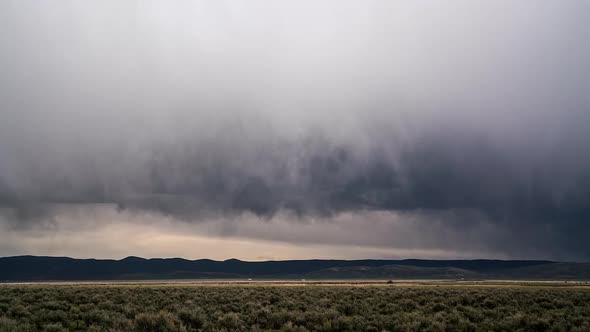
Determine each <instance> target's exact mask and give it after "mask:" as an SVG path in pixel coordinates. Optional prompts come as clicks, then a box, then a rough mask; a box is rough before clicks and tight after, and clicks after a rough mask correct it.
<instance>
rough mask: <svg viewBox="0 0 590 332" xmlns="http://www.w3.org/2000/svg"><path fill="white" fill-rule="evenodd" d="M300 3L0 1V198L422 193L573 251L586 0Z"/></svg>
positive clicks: (279, 208) (370, 199)
mask: <svg viewBox="0 0 590 332" xmlns="http://www.w3.org/2000/svg"><path fill="white" fill-rule="evenodd" d="M318 6H320V7H316V6H311V5H310V4H305V3H304V4H300V5H298V4H294V3H290V4H289V3H282V4H268V3H267V4H265V6H261V4H260V3H253V4H252V5H248V6H245V5H243V4H239V3H235V2H227V3H226V2H205V1H203V2H201V1H199V2H190V3H189V2H172V3H170V4H157V3H152V2H119V1H105V2H90V3H78V2H75V1H66V2H63V3H62V4H60V5H54V4H50V3H48V2H47V3H46V2H27V1H22V2H21V1H19V2H16V1H6V2H3V3H2V4H0V47H1V48H0V51H1V53H0V69H1V70H2V73H3V75H2V76H1V77H0V98H1V105H0V107H1V109H0V213H1V214H2V216H4V219H6V220H8V222H10V223H12V224H13V225H16V226H18V227H22V228H26V227H34V226H35V225H37V224H39V223H41V222H44V221H45V220H48V219H49V220H51V218H53V217H55V216H56V215H57V214H59V213H61V212H60V211H63V209H64V206H65V207H67V206H84V205H88V204H103V203H106V204H114V205H116V206H118V208H119V209H120V210H129V211H154V212H158V213H162V214H164V215H169V216H173V217H175V218H179V219H182V220H186V221H199V222H201V221H203V220H206V219H207V218H210V217H215V218H217V217H219V216H227V217H233V216H236V215H240V214H243V213H253V214H255V215H257V216H260V217H262V218H264V219H268V220H271V219H273V218H274V217H275V216H277V215H281V214H282V213H293V214H294V215H295V216H296V217H297V218H295V219H299V220H300V221H302V222H305V220H306V219H309V218H315V217H326V218H329V217H332V216H336V217H337V216H338V215H339V214H343V213H350V212H352V213H362V212H371V211H393V212H402V213H406V212H408V213H413V212H415V213H417V214H420V215H425V214H424V213H423V211H430V212H429V213H428V214H426V215H427V216H430V219H433V220H435V219H436V218H437V217H436V216H437V215H438V216H442V215H444V216H445V217H444V218H441V220H444V224H445V225H446V227H449V228H450V229H453V230H454V231H456V232H457V233H459V234H460V233H461V230H463V229H469V225H470V224H471V223H478V222H481V220H485V222H487V223H491V224H492V225H494V227H497V228H498V229H500V230H502V231H503V232H504V233H513V234H518V235H519V239H520V240H521V241H522V242H523V244H522V246H514V247H513V246H510V247H511V248H513V250H521V249H523V248H526V247H527V245H529V246H531V247H535V248H538V247H542V246H544V245H545V246H548V247H549V249H546V250H545V252H552V251H555V252H558V251H559V252H565V253H566V254H564V255H568V254H569V255H571V257H582V258H585V259H587V258H588V257H590V246H589V245H588V244H587V243H586V242H587V241H586V240H585V235H587V234H589V233H590V226H589V223H590V154H589V153H588V152H587V151H586V145H587V142H588V141H590V131H589V130H588V128H589V127H590V95H589V94H588V93H587V91H586V90H587V87H588V86H590V60H589V59H590V46H589V43H588V41H587V40H586V39H587V38H585V37H586V35H587V34H588V32H590V31H589V29H588V26H587V21H588V19H589V17H588V16H589V13H590V9H589V8H588V5H587V3H585V2H584V1H566V2H561V3H553V2H549V1H522V2H519V3H518V4H515V3H508V2H502V1H498V2H483V1H482V2H471V1H455V2H453V3H452V4H439V3H437V2H434V1H433V2H425V3H423V4H411V3H409V2H407V3H399V4H388V3H387V2H380V1H375V2H369V3H365V4H362V3H358V2H352V1H350V2H347V1H344V2H341V1H339V2H328V3H326V5H325V7H322V5H318ZM453 211H475V212H474V213H467V214H463V213H460V214H461V217H459V216H457V218H455V219H454V220H453V218H449V217H448V216H449V214H451V215H452V213H453ZM425 219H429V218H425ZM476 219H477V220H476ZM480 219H481V220H480ZM414 236H420V235H419V234H415V235H414ZM398 241H400V240H398ZM430 241H431V242H436V241H435V240H433V239H431V240H430ZM482 241H490V242H494V245H493V246H494V247H498V245H499V244H498V241H502V240H501V238H483V239H482ZM436 243H438V245H441V246H442V244H441V243H439V242H436ZM551 247H554V248H553V249H552V248H551ZM562 257H563V256H562Z"/></svg>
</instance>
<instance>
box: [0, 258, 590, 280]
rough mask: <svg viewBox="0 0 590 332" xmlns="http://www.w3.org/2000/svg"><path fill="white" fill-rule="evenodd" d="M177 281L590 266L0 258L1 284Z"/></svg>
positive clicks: (455, 274) (575, 274) (553, 272)
mask: <svg viewBox="0 0 590 332" xmlns="http://www.w3.org/2000/svg"><path fill="white" fill-rule="evenodd" d="M182 278H276V279H280V278H317V279H327V278H340V279H355V278H356V279H413V278H414V279H460V278H465V279H484V278H487V279H492V278H493V279H590V263H561V262H551V261H522V260H520V261H517V260H513V261H504V260H418V259H407V260H350V261H348V260H291V261H265V262H245V261H240V260H237V259H230V260H226V261H214V260H209V259H199V260H187V259H181V258H166V259H164V258H153V259H144V258H139V257H127V258H124V259H121V260H111V259H74V258H68V257H44V256H14V257H3V258H0V281H19V280H22V281H27V280H121V279H182Z"/></svg>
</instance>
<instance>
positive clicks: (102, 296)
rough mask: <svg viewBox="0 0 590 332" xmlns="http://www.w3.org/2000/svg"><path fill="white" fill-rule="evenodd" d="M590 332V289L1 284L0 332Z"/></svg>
mask: <svg viewBox="0 0 590 332" xmlns="http://www.w3.org/2000/svg"><path fill="white" fill-rule="evenodd" d="M251 330H272V331H590V285H589V284H587V283H573V282H569V283H565V282H559V283H551V282H535V283H527V282H520V281H519V282H449V281H445V282H442V281H441V282H436V281H423V282H416V281H405V282H395V283H387V282H377V281H372V282H364V281H355V282H350V281H347V282H330V281H323V282H318V283H315V282H309V281H305V282H301V281H298V282H284V281H281V282H227V281H226V282H219V281H209V282H199V283H193V282H166V283H162V282H142V283H138V282H129V283H71V284H70V283H56V284H10V285H9V284H5V285H0V331H251Z"/></svg>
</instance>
